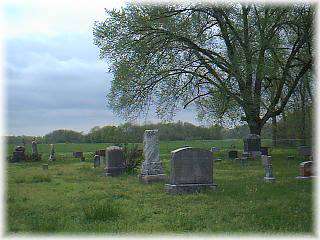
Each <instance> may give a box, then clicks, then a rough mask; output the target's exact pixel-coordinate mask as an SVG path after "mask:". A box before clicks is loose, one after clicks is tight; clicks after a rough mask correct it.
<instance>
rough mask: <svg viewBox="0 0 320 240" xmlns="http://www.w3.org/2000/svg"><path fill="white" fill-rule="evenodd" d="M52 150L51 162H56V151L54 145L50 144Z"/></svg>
mask: <svg viewBox="0 0 320 240" xmlns="http://www.w3.org/2000/svg"><path fill="white" fill-rule="evenodd" d="M50 146H51V150H50V156H49V161H55V160H56V156H55V151H54V145H53V144H50Z"/></svg>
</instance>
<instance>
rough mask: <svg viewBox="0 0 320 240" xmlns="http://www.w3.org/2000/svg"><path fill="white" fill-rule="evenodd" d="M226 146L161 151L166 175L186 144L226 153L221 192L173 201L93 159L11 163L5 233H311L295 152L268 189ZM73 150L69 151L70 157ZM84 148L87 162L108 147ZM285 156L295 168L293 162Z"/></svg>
mask: <svg viewBox="0 0 320 240" xmlns="http://www.w3.org/2000/svg"><path fill="white" fill-rule="evenodd" d="M219 144H220V145H219ZM223 144H225V145H223ZM228 144H229V143H228ZM228 144H226V143H221V142H214V141H211V142H207V141H203V142H201V141H199V142H198V141H190V142H186V143H185V142H164V143H161V144H160V154H161V156H160V157H161V160H162V161H163V164H164V169H165V172H166V174H169V161H170V151H171V150H174V149H176V148H178V147H182V146H184V145H189V146H192V147H202V148H206V149H210V148H211V147H212V146H218V147H220V148H221V149H222V150H221V151H220V152H219V153H218V154H217V157H220V158H222V159H223V160H222V161H221V162H215V168H214V180H215V182H216V183H217V184H218V189H217V190H216V191H206V192H202V193H200V194H189V195H176V196H175V195H169V194H166V193H165V192H164V183H155V184H150V185H145V184H141V183H140V182H139V181H138V178H137V176H136V175H132V174H125V175H122V176H119V177H105V176H104V175H103V168H104V166H103V165H101V166H100V168H96V169H93V168H92V166H93V162H92V160H93V158H92V159H90V158H87V159H86V162H80V161H79V159H74V158H72V156H71V155H68V156H67V157H66V158H65V159H58V160H57V161H56V162H53V163H49V169H48V170H43V169H42V164H43V162H45V161H46V160H44V161H42V162H34V163H23V164H8V165H7V175H6V178H7V188H6V192H7V196H6V202H7V205H6V209H7V216H6V218H7V221H6V222H7V226H6V228H7V232H8V233H29V232H31V233H191V232H192V233H219V234H221V233H228V234H229V233H287V234H294V233H299V234H301V233H302V234H313V229H312V224H313V217H312V215H313V201H312V196H313V191H312V188H313V187H312V185H313V184H312V181H313V180H310V179H309V180H298V179H295V177H296V176H297V175H298V174H299V171H298V164H299V162H301V161H302V159H301V158H299V157H298V155H297V152H296V150H295V149H273V150H272V157H273V168H274V175H275V177H276V182H275V183H270V184H268V183H265V182H263V176H264V169H263V167H262V165H261V162H258V161H250V162H249V164H248V166H245V167H243V166H241V164H240V163H238V162H233V161H230V160H228V159H227V157H226V156H227V149H228V147H229V145H228ZM105 145H107V144H105ZM71 146H74V145H71ZM71 146H65V149H64V150H66V151H67V150H68V151H69V150H71V151H72V147H71ZM223 146H224V147H223ZM81 147H82V148H83V151H85V152H86V154H87V155H88V156H89V154H91V152H90V151H91V150H92V151H93V150H97V149H99V148H102V145H94V144H92V145H90V144H87V145H82V146H81ZM76 150H78V149H76ZM57 153H58V154H65V153H66V152H63V151H62V150H61V149H60V152H59V151H57ZM287 155H293V156H294V157H295V159H294V161H292V162H289V163H288V162H287V161H286V159H287Z"/></svg>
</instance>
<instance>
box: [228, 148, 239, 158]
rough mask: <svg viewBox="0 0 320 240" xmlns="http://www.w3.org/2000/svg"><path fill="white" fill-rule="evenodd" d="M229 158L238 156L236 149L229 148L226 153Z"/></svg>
mask: <svg viewBox="0 0 320 240" xmlns="http://www.w3.org/2000/svg"><path fill="white" fill-rule="evenodd" d="M228 156H229V159H235V158H237V157H238V151H236V150H231V151H229V153H228Z"/></svg>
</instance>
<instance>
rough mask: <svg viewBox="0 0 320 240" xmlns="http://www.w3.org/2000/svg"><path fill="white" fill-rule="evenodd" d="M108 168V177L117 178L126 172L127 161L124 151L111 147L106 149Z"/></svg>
mask: <svg viewBox="0 0 320 240" xmlns="http://www.w3.org/2000/svg"><path fill="white" fill-rule="evenodd" d="M106 161H107V166H106V168H105V173H106V176H117V175H120V174H122V173H123V172H124V170H125V159H124V153H123V149H122V148H121V147H118V146H111V147H108V148H107V149H106Z"/></svg>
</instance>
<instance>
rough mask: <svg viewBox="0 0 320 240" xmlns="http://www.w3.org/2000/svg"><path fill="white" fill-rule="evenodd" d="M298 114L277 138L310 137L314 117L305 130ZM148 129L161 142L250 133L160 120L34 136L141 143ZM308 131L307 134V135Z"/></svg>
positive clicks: (19, 140)
mask: <svg viewBox="0 0 320 240" xmlns="http://www.w3.org/2000/svg"><path fill="white" fill-rule="evenodd" d="M299 119H300V117H299V116H298V115H295V113H290V114H288V115H287V117H286V119H285V120H283V119H281V120H280V121H279V122H278V123H277V132H276V134H277V138H278V139H302V138H303V136H307V138H308V139H310V138H311V132H312V127H311V116H309V121H308V122H309V123H310V124H307V128H306V129H304V133H303V132H302V131H301V128H300V127H299ZM146 129H158V130H159V139H160V140H161V141H172V140H219V139H239V138H243V137H244V136H246V135H247V134H248V133H249V129H248V127H247V126H246V125H242V126H237V127H235V128H232V129H228V128H224V127H222V126H219V125H213V126H210V127H204V126H195V125H193V124H191V123H187V122H180V121H179V122H176V123H158V124H147V125H133V124H130V123H126V124H123V125H120V126H104V127H94V128H92V129H91V130H90V132H89V133H88V134H84V133H82V132H76V131H72V130H55V131H53V132H51V133H48V134H46V135H45V136H41V137H35V138H36V141H37V142H38V143H68V142H70V143H104V142H109V143H125V142H142V140H143V133H144V131H145V130H146ZM304 134H305V135H304ZM261 137H262V138H272V126H271V124H266V125H265V127H264V128H263V130H262V133H261ZM32 139H33V136H8V137H7V142H8V143H13V144H23V142H25V143H26V144H28V143H31V141H32Z"/></svg>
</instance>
